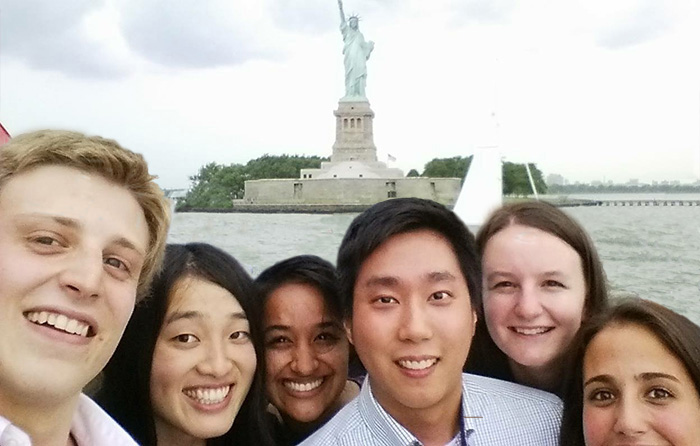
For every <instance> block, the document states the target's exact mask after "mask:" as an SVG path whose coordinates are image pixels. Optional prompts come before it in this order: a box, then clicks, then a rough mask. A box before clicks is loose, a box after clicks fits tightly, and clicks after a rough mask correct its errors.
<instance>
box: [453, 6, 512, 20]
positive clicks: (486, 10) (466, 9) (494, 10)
mask: <svg viewBox="0 0 700 446" xmlns="http://www.w3.org/2000/svg"><path fill="white" fill-rule="evenodd" d="M515 6H516V0H454V1H453V2H452V6H451V10H452V13H453V14H454V15H455V16H458V17H459V18H460V21H466V22H474V23H499V22H503V21H505V20H506V19H507V18H508V17H509V16H510V14H511V12H512V11H513V10H514V9H515ZM462 23H463V22H462Z"/></svg>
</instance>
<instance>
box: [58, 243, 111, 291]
mask: <svg viewBox="0 0 700 446" xmlns="http://www.w3.org/2000/svg"><path fill="white" fill-rule="evenodd" d="M104 273H105V271H104V261H103V259H102V252H101V251H100V252H91V250H90V249H88V248H83V249H76V250H75V251H74V252H73V254H72V255H71V256H70V257H67V258H66V259H65V261H64V263H63V269H62V270H61V273H60V274H59V283H60V284H61V286H62V287H63V288H64V289H67V290H68V292H69V294H71V295H72V296H75V297H79V298H83V297H97V296H98V295H99V293H100V287H101V286H102V280H103V274H104Z"/></svg>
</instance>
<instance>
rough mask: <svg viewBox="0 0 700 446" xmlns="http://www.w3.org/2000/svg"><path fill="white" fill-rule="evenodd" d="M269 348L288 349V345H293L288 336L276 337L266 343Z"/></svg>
mask: <svg viewBox="0 0 700 446" xmlns="http://www.w3.org/2000/svg"><path fill="white" fill-rule="evenodd" d="M265 343H266V344H267V345H268V346H269V347H278V348H279V347H286V346H287V345H290V344H291V343H292V340H291V339H289V338H288V337H286V336H275V337H272V338H269V339H268V340H267V341H266V342H265Z"/></svg>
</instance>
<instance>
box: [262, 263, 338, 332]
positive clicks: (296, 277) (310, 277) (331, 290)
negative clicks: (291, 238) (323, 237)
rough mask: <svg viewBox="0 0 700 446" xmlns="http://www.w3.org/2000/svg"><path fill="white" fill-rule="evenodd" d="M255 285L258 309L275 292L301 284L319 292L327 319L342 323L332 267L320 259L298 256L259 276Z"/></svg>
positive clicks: (334, 273)
mask: <svg viewBox="0 0 700 446" xmlns="http://www.w3.org/2000/svg"><path fill="white" fill-rule="evenodd" d="M255 283H256V285H257V286H258V292H259V298H260V306H261V309H262V308H265V302H267V299H268V298H269V297H270V295H271V294H272V293H273V292H274V291H275V290H276V289H277V288H279V287H281V286H282V285H286V284H288V283H303V284H306V285H310V286H312V287H314V288H316V289H317V290H319V291H320V292H321V295H322V296H323V301H324V303H325V305H326V308H328V310H329V311H330V313H331V315H333V316H334V317H335V318H336V319H337V320H339V321H342V319H343V310H342V306H341V303H340V299H339V292H338V276H337V275H336V272H335V267H334V266H333V264H331V263H330V262H329V261H327V260H324V259H322V258H320V257H317V256H312V255H301V256H295V257H291V258H289V259H286V260H282V261H281V262H278V263H275V264H274V265H272V266H271V267H269V268H267V269H266V270H264V271H263V272H262V273H260V275H259V276H258V278H257V279H255Z"/></svg>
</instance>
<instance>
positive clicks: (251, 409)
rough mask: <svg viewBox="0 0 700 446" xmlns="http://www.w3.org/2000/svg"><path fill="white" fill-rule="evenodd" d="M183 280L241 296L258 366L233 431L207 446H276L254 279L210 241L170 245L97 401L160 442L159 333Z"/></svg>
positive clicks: (147, 439) (140, 435) (138, 434)
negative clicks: (155, 366) (154, 396)
mask: <svg viewBox="0 0 700 446" xmlns="http://www.w3.org/2000/svg"><path fill="white" fill-rule="evenodd" d="M183 277H195V278H201V279H203V280H206V281H209V282H211V283H214V284H216V285H218V286H220V287H222V288H224V289H226V290H227V291H228V292H230V293H231V294H232V295H234V296H235V297H236V300H238V302H239V303H240V305H241V307H242V308H243V311H245V313H246V315H247V316H248V321H249V323H250V333H251V338H252V340H253V345H254V347H255V354H256V357H257V364H258V365H257V367H256V371H255V377H254V379H253V383H252V385H251V388H250V390H249V391H248V395H246V398H245V400H244V401H243V404H242V405H241V408H240V410H239V412H238V414H237V416H236V419H235V421H234V423H233V426H232V427H231V429H230V430H229V431H228V432H227V433H226V434H224V435H223V436H221V437H218V438H215V439H210V440H208V441H207V445H210V446H215V445H224V444H256V445H272V444H273V443H272V440H271V438H270V436H269V435H270V434H269V429H268V426H267V418H266V417H265V407H266V405H265V402H264V394H263V390H262V389H263V387H262V371H263V370H264V358H265V355H264V354H263V353H262V331H261V328H260V324H259V320H260V318H259V317H258V315H257V313H256V305H255V300H256V293H255V287H254V284H253V280H252V279H251V277H250V276H249V275H248V273H247V272H246V271H245V269H244V268H243V267H242V266H241V265H240V264H239V263H238V262H237V261H236V260H235V259H234V258H233V257H231V256H230V255H229V254H227V253H226V252H224V251H222V250H221V249H219V248H216V247H214V246H212V245H209V244H205V243H188V244H185V245H174V244H169V245H168V246H167V247H166V251H165V260H164V264H163V269H162V271H161V272H160V273H159V274H158V275H157V276H156V278H155V280H154V282H153V285H152V287H151V292H150V294H149V296H148V297H147V298H146V299H145V300H143V301H142V302H140V303H139V304H138V305H137V306H136V309H135V310H134V314H133V316H132V317H131V320H130V321H129V324H128V325H127V327H126V331H125V332H124V336H123V338H122V340H121V342H120V343H119V346H118V347H117V350H116V352H115V353H114V356H112V359H111V360H110V361H109V363H108V364H107V366H106V367H105V369H104V372H103V377H102V382H101V388H100V389H99V390H98V391H97V394H96V395H95V400H96V401H97V402H98V403H99V404H100V405H101V406H102V407H103V408H104V409H105V410H106V411H107V412H108V413H109V414H110V415H111V416H112V417H113V418H114V419H115V420H116V421H117V422H118V423H119V424H121V425H122V427H123V428H124V429H126V431H127V432H129V434H131V436H132V437H133V438H134V439H135V440H136V441H137V442H138V443H139V444H142V445H145V446H149V445H152V446H155V445H156V443H157V439H156V430H155V422H154V416H153V408H152V406H151V400H150V395H151V391H150V376H151V365H152V362H153V352H154V349H155V345H156V341H157V339H158V334H159V332H160V329H161V327H162V325H163V320H164V318H165V314H166V312H167V308H168V300H169V297H170V295H171V293H172V292H173V288H174V286H175V285H176V283H177V282H178V280H180V279H181V278H183Z"/></svg>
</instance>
